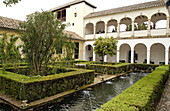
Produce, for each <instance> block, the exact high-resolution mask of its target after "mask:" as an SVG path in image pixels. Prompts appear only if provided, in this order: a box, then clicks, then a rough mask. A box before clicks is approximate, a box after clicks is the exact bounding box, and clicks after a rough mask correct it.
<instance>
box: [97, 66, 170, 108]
mask: <svg viewBox="0 0 170 111" xmlns="http://www.w3.org/2000/svg"><path fill="white" fill-rule="evenodd" d="M168 75H169V68H168V66H159V67H157V68H156V70H155V71H153V72H152V73H150V74H149V75H147V76H145V77H144V78H142V79H141V80H139V81H138V82H136V83H135V84H134V85H132V86H131V87H130V88H128V89H126V90H125V91H123V92H122V93H121V94H119V95H118V96H116V97H115V98H113V99H112V100H111V101H108V102H107V103H105V104H104V105H102V106H101V109H97V111H151V110H154V107H153V104H154V101H155V100H156V99H157V98H158V97H159V96H160V95H161V93H162V91H163V88H164V84H165V82H166V80H167V78H168Z"/></svg>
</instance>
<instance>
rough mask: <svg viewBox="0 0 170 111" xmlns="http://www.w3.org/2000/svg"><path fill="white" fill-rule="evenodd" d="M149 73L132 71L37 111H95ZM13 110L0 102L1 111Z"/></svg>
mask: <svg viewBox="0 0 170 111" xmlns="http://www.w3.org/2000/svg"><path fill="white" fill-rule="evenodd" d="M147 74H148V73H136V72H131V73H129V74H128V75H126V76H120V77H118V78H116V79H114V80H110V81H107V82H105V83H102V84H98V85H96V86H94V87H92V88H87V89H85V90H82V91H79V92H76V93H74V94H71V95H70V96H68V97H66V98H65V99H64V100H62V101H61V102H60V103H53V104H49V105H46V106H43V107H40V108H38V109H36V110H35V111H93V110H95V109H96V108H100V106H101V105H102V104H104V103H106V102H107V101H109V100H111V99H113V98H114V97H115V96H117V95H118V94H120V93H121V92H122V91H124V90H125V89H127V88H128V87H130V86H131V85H133V84H134V83H136V82H137V81H138V80H140V79H141V78H143V77H144V76H146V75H147ZM11 110H12V109H11V108H10V107H8V106H6V105H2V104H0V111H11Z"/></svg>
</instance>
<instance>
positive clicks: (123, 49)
mask: <svg viewBox="0 0 170 111" xmlns="http://www.w3.org/2000/svg"><path fill="white" fill-rule="evenodd" d="M130 50H131V48H130V46H129V45H128V44H122V45H121V46H120V57H119V61H120V62H127V63H128V62H129V60H130V56H129V51H130Z"/></svg>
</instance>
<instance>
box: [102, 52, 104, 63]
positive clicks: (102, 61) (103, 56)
mask: <svg viewBox="0 0 170 111" xmlns="http://www.w3.org/2000/svg"><path fill="white" fill-rule="evenodd" d="M102 62H103V64H104V54H103V55H102Z"/></svg>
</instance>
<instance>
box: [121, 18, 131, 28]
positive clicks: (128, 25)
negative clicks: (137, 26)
mask: <svg viewBox="0 0 170 111" xmlns="http://www.w3.org/2000/svg"><path fill="white" fill-rule="evenodd" d="M131 30H132V19H131V18H129V17H125V18H122V19H121V20H120V31H131Z"/></svg>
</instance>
